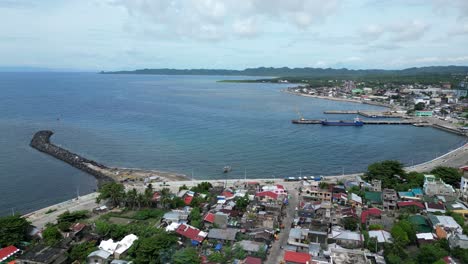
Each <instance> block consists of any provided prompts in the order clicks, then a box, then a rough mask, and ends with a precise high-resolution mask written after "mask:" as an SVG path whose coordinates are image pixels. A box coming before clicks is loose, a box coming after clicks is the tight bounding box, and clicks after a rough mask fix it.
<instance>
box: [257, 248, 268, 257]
mask: <svg viewBox="0 0 468 264" xmlns="http://www.w3.org/2000/svg"><path fill="white" fill-rule="evenodd" d="M255 256H256V257H259V258H261V259H263V260H264V259H266V256H267V250H266V248H265V247H260V248H259V249H258V251H257V253H255Z"/></svg>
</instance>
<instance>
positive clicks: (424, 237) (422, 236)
mask: <svg viewBox="0 0 468 264" xmlns="http://www.w3.org/2000/svg"><path fill="white" fill-rule="evenodd" d="M416 239H417V240H418V244H419V245H420V246H421V245H424V244H430V243H432V242H434V241H436V239H437V237H436V236H435V235H434V234H433V233H432V232H431V233H418V234H416Z"/></svg>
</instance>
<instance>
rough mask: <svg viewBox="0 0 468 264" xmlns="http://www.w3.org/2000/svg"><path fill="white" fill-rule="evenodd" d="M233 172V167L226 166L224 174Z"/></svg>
mask: <svg viewBox="0 0 468 264" xmlns="http://www.w3.org/2000/svg"><path fill="white" fill-rule="evenodd" d="M231 170H232V168H231V166H224V168H223V172H224V173H228V172H230V171H231Z"/></svg>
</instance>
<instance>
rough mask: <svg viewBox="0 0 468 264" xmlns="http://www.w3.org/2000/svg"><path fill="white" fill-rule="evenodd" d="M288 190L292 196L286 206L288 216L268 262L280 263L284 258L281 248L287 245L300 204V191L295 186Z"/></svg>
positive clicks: (271, 249) (271, 263)
mask: <svg viewBox="0 0 468 264" xmlns="http://www.w3.org/2000/svg"><path fill="white" fill-rule="evenodd" d="M288 192H289V195H290V198H289V205H288V206H287V207H286V217H285V218H284V219H283V224H284V229H283V230H281V233H280V234H279V238H278V240H277V241H275V243H274V244H273V246H272V247H271V248H270V254H269V255H268V258H267V261H266V263H267V264H278V263H280V262H281V260H283V258H284V249H281V246H283V247H284V246H286V244H287V242H288V238H289V232H290V231H291V224H292V222H293V220H294V217H295V216H296V207H297V205H298V191H297V190H296V189H295V187H293V188H290V189H288Z"/></svg>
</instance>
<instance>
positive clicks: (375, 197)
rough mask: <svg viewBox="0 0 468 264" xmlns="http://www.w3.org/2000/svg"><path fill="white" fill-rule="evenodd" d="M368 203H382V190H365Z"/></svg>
mask: <svg viewBox="0 0 468 264" xmlns="http://www.w3.org/2000/svg"><path fill="white" fill-rule="evenodd" d="M364 199H366V201H367V204H382V192H365V193H364Z"/></svg>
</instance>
